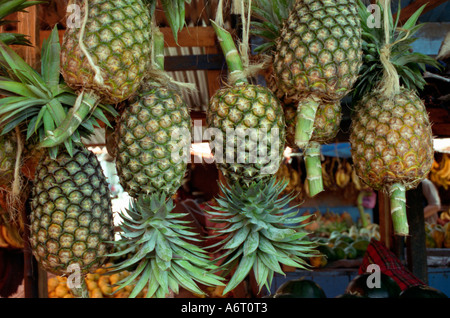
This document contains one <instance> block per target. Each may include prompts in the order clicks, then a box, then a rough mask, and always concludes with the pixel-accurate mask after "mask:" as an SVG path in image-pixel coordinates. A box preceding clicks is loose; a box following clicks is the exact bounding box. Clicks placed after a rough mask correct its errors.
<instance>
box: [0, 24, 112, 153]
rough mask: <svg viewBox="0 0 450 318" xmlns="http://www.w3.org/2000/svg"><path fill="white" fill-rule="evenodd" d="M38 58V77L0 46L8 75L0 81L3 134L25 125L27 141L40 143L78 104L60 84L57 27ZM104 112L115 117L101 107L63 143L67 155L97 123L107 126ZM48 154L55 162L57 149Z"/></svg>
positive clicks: (0, 115) (72, 94)
mask: <svg viewBox="0 0 450 318" xmlns="http://www.w3.org/2000/svg"><path fill="white" fill-rule="evenodd" d="M41 55H42V60H41V72H40V73H39V72H37V71H36V70H35V69H33V68H32V67H31V66H30V65H28V64H27V63H26V62H25V61H24V60H23V59H22V58H21V57H20V56H19V55H18V54H17V53H15V52H14V51H13V50H12V49H11V48H9V47H8V46H6V45H5V44H4V43H2V42H0V66H1V67H2V68H3V69H4V70H5V73H6V74H7V75H6V76H2V77H0V93H1V94H2V95H4V96H7V97H4V98H2V99H0V127H1V128H2V130H1V133H2V134H6V133H8V132H9V131H11V130H13V129H14V128H15V127H19V126H21V125H25V128H26V138H27V140H28V139H30V138H32V137H37V139H38V140H43V139H44V138H45V137H47V135H48V132H49V131H52V130H53V129H54V128H55V127H56V126H58V125H59V124H60V123H61V122H62V120H63V119H64V117H65V116H66V114H67V112H68V110H69V109H70V108H71V107H72V106H73V105H74V104H75V103H76V101H77V95H76V93H75V92H74V91H72V89H70V88H69V87H68V86H67V85H66V84H65V83H64V82H63V80H62V78H61V76H60V73H59V65H60V43H59V37H58V32H57V28H56V27H55V28H54V29H53V31H52V32H51V35H50V37H49V38H48V39H45V40H44V42H43V47H42V52H41ZM104 112H109V113H111V114H113V115H115V114H116V111H115V110H114V108H113V107H111V106H110V105H100V106H99V109H98V110H95V111H94V112H93V114H92V116H91V117H89V118H87V119H85V120H84V122H83V123H82V125H81V126H80V127H79V129H78V130H77V131H75V132H74V134H73V135H72V136H71V138H70V139H67V140H66V141H65V142H64V145H65V147H66V149H67V151H68V152H69V154H71V153H72V152H73V143H81V137H87V136H89V135H91V134H93V133H94V129H95V127H96V126H98V120H100V121H102V122H104V123H105V124H107V125H109V126H110V123H109V121H108V119H107V118H106V116H105V114H104ZM48 150H49V153H50V155H51V156H52V157H53V158H55V157H56V155H57V151H58V147H51V148H49V149H48Z"/></svg>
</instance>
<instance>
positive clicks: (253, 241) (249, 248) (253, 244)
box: [244, 231, 259, 257]
mask: <svg viewBox="0 0 450 318" xmlns="http://www.w3.org/2000/svg"><path fill="white" fill-rule="evenodd" d="M258 245H259V234H258V233H257V232H253V231H252V232H250V234H249V235H248V236H247V239H246V240H245V242H244V257H245V256H247V255H248V254H251V253H253V252H254V251H256V249H257V248H258Z"/></svg>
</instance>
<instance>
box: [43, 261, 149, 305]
mask: <svg viewBox="0 0 450 318" xmlns="http://www.w3.org/2000/svg"><path fill="white" fill-rule="evenodd" d="M111 265H112V264H111V263H107V264H106V265H105V266H104V267H102V268H99V269H97V270H96V271H95V272H94V273H93V274H87V275H86V279H85V281H86V286H87V289H88V291H89V298H128V296H129V295H130V293H131V291H132V290H133V285H127V286H125V287H124V288H123V289H120V290H117V289H118V288H119V286H118V285H117V283H118V282H119V281H121V280H122V279H124V278H125V277H127V276H129V275H130V272H128V271H122V272H120V273H113V274H112V273H108V269H107V268H109V267H110V266H111ZM47 285H48V297H49V298H75V297H74V295H73V293H72V291H71V290H70V288H69V287H68V285H67V277H65V276H53V277H50V278H49V279H48V283H47ZM145 293H146V288H144V289H143V290H142V291H141V293H139V295H138V296H137V298H144V296H145Z"/></svg>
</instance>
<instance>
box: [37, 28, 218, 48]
mask: <svg viewBox="0 0 450 318" xmlns="http://www.w3.org/2000/svg"><path fill="white" fill-rule="evenodd" d="M160 30H161V32H162V33H163V34H164V42H165V46H166V47H178V46H184V47H215V46H216V44H217V42H216V34H215V33H214V29H213V28H212V27H187V28H184V29H183V30H181V31H180V32H179V33H178V43H176V42H175V39H174V37H173V33H172V30H171V29H170V28H168V27H163V28H160ZM50 32H51V30H41V31H40V38H41V39H40V41H39V43H40V46H42V42H43V40H44V39H45V38H48V37H49V36H50ZM63 35H64V30H59V39H60V42H61V43H62V38H63Z"/></svg>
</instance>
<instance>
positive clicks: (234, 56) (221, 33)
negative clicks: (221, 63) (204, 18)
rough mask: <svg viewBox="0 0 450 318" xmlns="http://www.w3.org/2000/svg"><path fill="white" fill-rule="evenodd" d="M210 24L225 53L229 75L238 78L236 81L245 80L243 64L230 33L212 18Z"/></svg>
mask: <svg viewBox="0 0 450 318" xmlns="http://www.w3.org/2000/svg"><path fill="white" fill-rule="evenodd" d="M211 24H212V26H213V28H214V31H215V32H216V35H217V39H218V41H219V44H220V47H221V49H222V52H224V54H225V61H226V63H227V66H228V70H229V75H230V77H231V76H232V77H235V78H238V80H236V82H247V78H246V77H245V75H244V65H243V63H242V59H241V57H240V55H239V52H238V50H237V48H236V46H235V44H234V41H233V38H232V36H231V34H230V33H229V32H228V31H227V30H225V29H224V28H222V27H221V26H219V25H218V24H217V23H215V22H214V21H212V20H211ZM240 74H242V75H240Z"/></svg>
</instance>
